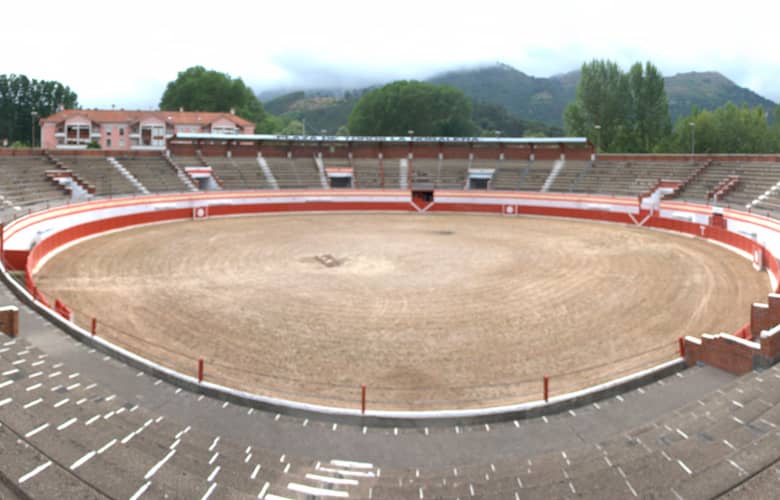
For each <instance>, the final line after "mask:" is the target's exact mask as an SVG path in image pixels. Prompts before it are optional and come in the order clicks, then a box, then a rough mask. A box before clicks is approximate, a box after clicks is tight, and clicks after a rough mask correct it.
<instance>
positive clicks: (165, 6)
mask: <svg viewBox="0 0 780 500" xmlns="http://www.w3.org/2000/svg"><path fill="white" fill-rule="evenodd" d="M779 14H780V4H775V3H769V2H766V3H765V2H760V1H755V0H747V1H743V2H740V3H739V4H738V5H737V4H734V3H733V2H730V3H726V2H717V1H716V2H709V3H707V4H706V6H703V5H701V4H698V3H693V2H682V1H679V0H677V1H669V0H661V1H657V2H653V3H647V2H644V3H636V2H624V1H610V0H607V1H598V0H594V1H592V2H587V3H584V2H577V1H559V2H536V3H533V4H528V3H525V2H517V1H500V0H484V1H481V2H470V3H462V2H461V3H459V2H421V1H419V0H418V1H410V0H397V1H395V2H392V3H384V4H377V3H373V2H371V3H369V2H364V1H355V0H348V1H342V2H331V3H327V2H322V1H316V2H315V1H299V2H256V1H233V2H222V3H220V2H214V1H213V0H211V1H204V0H195V1H188V2H162V1H149V0H135V1H134V2H132V3H130V4H128V5H127V6H117V5H115V4H106V3H105V2H99V1H93V0H82V1H81V2H79V4H78V8H74V5H73V4H68V3H67V2H65V3H63V2H54V1H46V0H44V1H39V2H36V3H30V2H13V3H9V5H4V12H3V18H4V21H6V22H5V23H4V28H3V30H2V31H0V44H1V45H0V46H3V47H5V48H6V50H4V54H3V57H2V58H0V73H23V74H27V75H29V76H32V77H35V78H44V79H55V80H59V81H61V82H63V83H65V84H67V85H70V86H71V87H72V88H73V89H74V90H75V91H76V92H77V93H78V94H79V100H80V102H81V103H82V105H84V106H88V107H95V106H100V107H107V106H110V105H111V104H115V105H117V106H118V107H143V108H146V107H150V106H155V105H156V104H157V102H158V101H159V98H160V95H161V94H162V92H163V90H164V88H165V84H166V83H167V82H168V81H170V80H172V79H174V78H175V77H176V73H177V72H178V71H181V70H183V69H185V68H187V67H189V66H192V65H195V64H201V65H203V66H206V67H208V68H213V69H217V70H220V71H225V72H227V73H230V74H231V75H233V76H241V77H242V78H243V79H244V81H245V82H247V83H248V84H251V85H252V86H253V87H254V88H256V89H257V90H263V89H267V88H272V87H276V86H295V85H308V86H317V85H320V84H322V85H339V84H342V85H348V86H351V85H356V86H357V85H365V84H370V83H376V82H381V81H384V80H388V79H394V78H423V77H426V76H429V75H431V74H433V73H435V72H437V71H441V70H446V69H449V68H452V67H462V66H467V65H474V64H479V63H492V62H496V61H502V62H506V63H508V64H511V65H513V66H515V67H517V68H518V69H520V70H521V71H524V72H526V73H528V74H531V75H535V76H549V75H552V74H556V73H561V72H565V71H569V70H572V69H575V68H577V67H579V66H580V64H581V63H582V62H583V61H585V60H589V59H593V58H608V59H613V60H616V61H618V62H619V63H620V64H622V65H623V66H628V65H629V64H631V63H633V62H634V61H636V60H651V61H653V62H654V63H655V64H656V65H658V66H659V67H660V68H661V70H662V71H663V72H664V73H665V74H674V73H676V72H680V71H692V70H696V71H704V70H716V71H720V72H722V73H724V74H725V75H726V76H728V77H730V78H732V79H734V80H735V81H736V82H737V83H738V84H740V85H743V86H748V87H750V88H752V89H753V90H755V91H756V92H759V93H761V94H762V95H765V96H767V97H770V98H772V99H773V100H776V101H777V100H779V99H780V55H778V53H777V51H776V47H777V43H776V40H775V38H776V36H775V34H774V33H773V24H774V20H776V19H778V17H779V16H778V15H779ZM8 21H10V22H8ZM9 47H10V48H11V50H8V48H9Z"/></svg>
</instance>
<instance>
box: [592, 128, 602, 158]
mask: <svg viewBox="0 0 780 500" xmlns="http://www.w3.org/2000/svg"><path fill="white" fill-rule="evenodd" d="M593 128H595V129H596V152H597V153H598V152H599V150H600V149H601V125H598V124H597V125H593Z"/></svg>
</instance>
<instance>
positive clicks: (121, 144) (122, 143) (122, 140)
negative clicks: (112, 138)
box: [119, 128, 125, 148]
mask: <svg viewBox="0 0 780 500" xmlns="http://www.w3.org/2000/svg"><path fill="white" fill-rule="evenodd" d="M119 130H122V129H121V128H120V129H119ZM119 135H122V134H119ZM119 147H120V148H123V147H125V140H124V139H119Z"/></svg>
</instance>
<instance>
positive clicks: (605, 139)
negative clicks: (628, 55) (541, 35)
mask: <svg viewBox="0 0 780 500" xmlns="http://www.w3.org/2000/svg"><path fill="white" fill-rule="evenodd" d="M564 121H565V123H566V132H567V133H568V134H570V135H583V136H588V137H594V136H595V137H596V142H598V143H599V144H598V146H599V148H600V149H601V150H602V151H621V152H650V151H653V150H655V149H657V148H658V147H659V145H660V144H662V143H663V141H664V140H665V139H666V138H667V137H668V135H669V133H670V131H671V128H672V127H671V120H670V118H669V101H668V99H667V97H666V89H665V88H664V79H663V76H661V73H660V72H659V71H658V69H657V68H656V67H655V66H654V65H653V64H652V63H650V62H647V63H645V65H644V66H643V65H642V64H641V63H636V64H634V65H633V66H632V67H631V69H630V70H629V71H628V73H624V72H623V71H622V70H621V69H620V67H619V66H618V65H617V64H616V63H614V62H611V61H598V60H594V61H591V62H589V63H585V64H583V65H582V77H581V79H580V83H579V85H578V86H577V93H576V98H575V100H574V102H572V103H571V104H570V105H569V106H568V107H567V108H566V111H565V113H564Z"/></svg>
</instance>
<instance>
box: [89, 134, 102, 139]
mask: <svg viewBox="0 0 780 500" xmlns="http://www.w3.org/2000/svg"><path fill="white" fill-rule="evenodd" d="M89 136H90V137H91V138H93V139H100V132H92V133H91V134H89Z"/></svg>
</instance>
